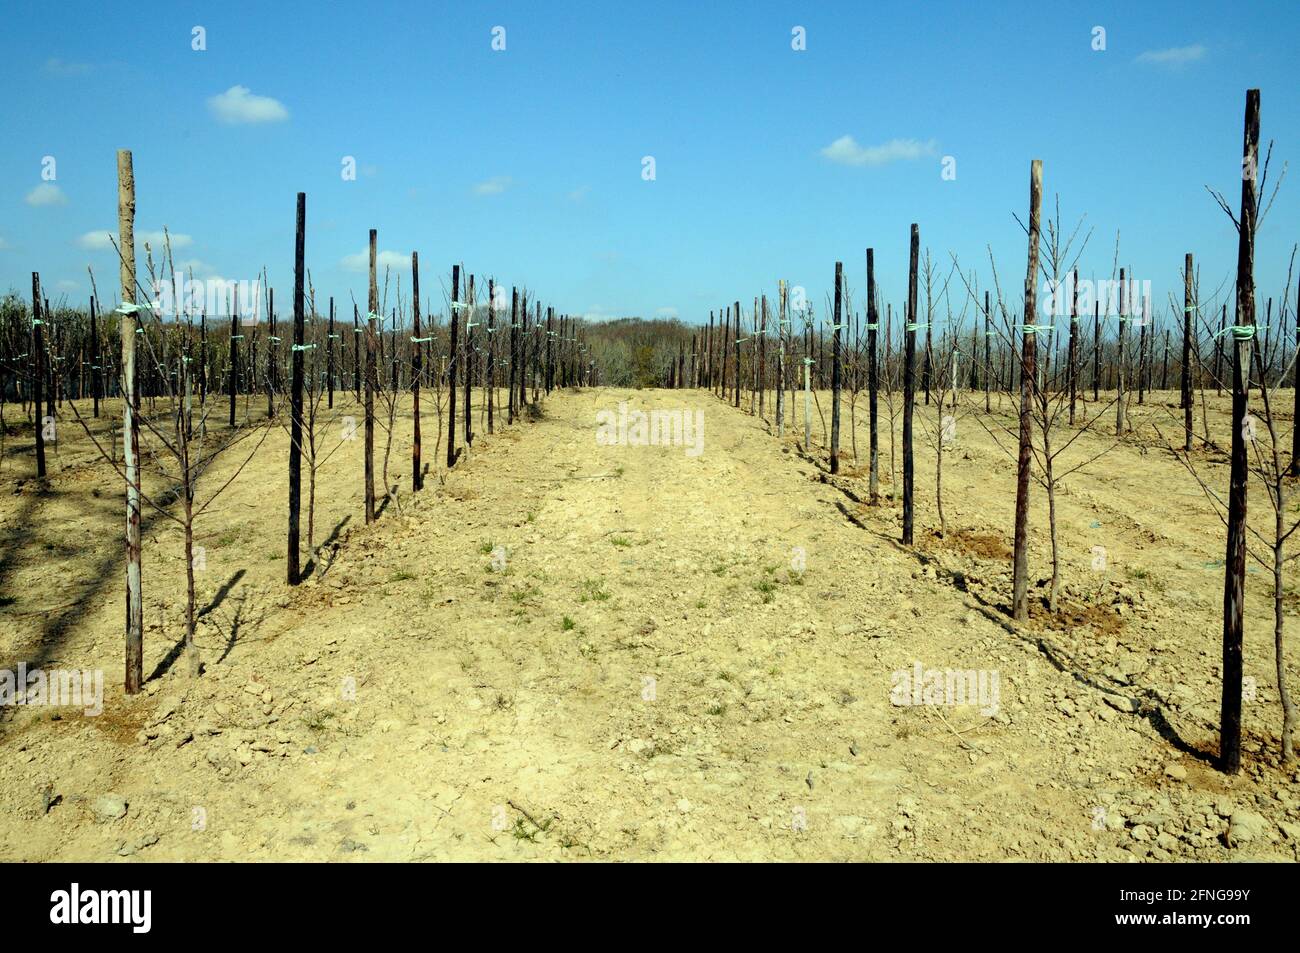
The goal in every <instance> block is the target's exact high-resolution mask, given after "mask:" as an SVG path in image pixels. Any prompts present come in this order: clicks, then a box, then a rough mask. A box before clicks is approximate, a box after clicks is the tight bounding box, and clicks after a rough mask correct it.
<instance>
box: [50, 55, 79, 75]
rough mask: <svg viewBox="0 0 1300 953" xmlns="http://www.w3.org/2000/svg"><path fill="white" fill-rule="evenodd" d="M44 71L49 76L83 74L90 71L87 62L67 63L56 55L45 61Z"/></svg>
mask: <svg viewBox="0 0 1300 953" xmlns="http://www.w3.org/2000/svg"><path fill="white" fill-rule="evenodd" d="M45 72H46V73H49V74H50V75H51V76H84V75H85V74H87V73H89V72H90V64H89V63H67V62H64V61H63V60H61V59H59V58H58V57H57V56H51V57H50V58H49V59H48V60H46V61H45Z"/></svg>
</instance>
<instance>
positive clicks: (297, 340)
mask: <svg viewBox="0 0 1300 953" xmlns="http://www.w3.org/2000/svg"><path fill="white" fill-rule="evenodd" d="M306 237H307V194H306V193H305V192H299V193H298V212H297V225H296V228H295V238H294V243H293V350H292V351H291V352H290V353H291V354H292V355H293V356H292V358H291V361H292V368H293V369H292V371H291V373H292V374H293V379H292V381H291V382H290V384H289V386H290V388H291V390H290V393H289V415H290V421H289V552H288V553H287V556H288V559H287V560H286V562H287V564H288V565H287V569H288V575H289V585H291V586H296V585H298V580H299V578H300V576H301V569H300V568H299V562H298V560H299V555H298V535H299V534H298V516H299V509H300V504H301V501H302V371H303V361H302V359H303V348H304V347H305V346H306V345H305V343H304V340H303V337H304V333H305V330H306V329H305V327H304V323H303V322H304V320H305V317H304V315H303V279H304V275H305V273H306V266H305V264H304V261H303V258H304V251H305V249H304V243H305V241H306Z"/></svg>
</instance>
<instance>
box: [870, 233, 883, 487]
mask: <svg viewBox="0 0 1300 953" xmlns="http://www.w3.org/2000/svg"><path fill="white" fill-rule="evenodd" d="M879 329H880V312H879V311H877V310H876V250H875V249H874V248H868V249H867V408H868V416H869V417H870V419H871V437H870V440H871V443H870V448H871V449H870V457H871V464H870V466H871V473H870V475H869V477H868V479H867V489H868V492H869V493H870V498H871V504H872V505H873V506H874V505H875V504H876V503H877V502H879V499H880V431H879V426H878V424H877V419H878V417H877V407H878V396H879V386H880V385H879V381H878V379H877V377H878V371H877V368H876V338H877V332H878V331H879Z"/></svg>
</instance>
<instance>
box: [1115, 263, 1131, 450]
mask: <svg viewBox="0 0 1300 953" xmlns="http://www.w3.org/2000/svg"><path fill="white" fill-rule="evenodd" d="M1127 292H1128V281H1127V280H1126V279H1125V278H1124V269H1123V268H1121V269H1120V270H1119V337H1118V339H1117V340H1116V344H1115V436H1117V437H1122V436H1124V433H1125V431H1126V430H1127V429H1128V426H1127V422H1126V421H1125V419H1124V337H1125V330H1126V327H1127V322H1126V321H1125V320H1124V319H1125V317H1126V312H1127V309H1128V300H1127V298H1128V295H1127Z"/></svg>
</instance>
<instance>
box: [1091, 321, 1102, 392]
mask: <svg viewBox="0 0 1300 953" xmlns="http://www.w3.org/2000/svg"><path fill="white" fill-rule="evenodd" d="M1100 391H1101V302H1100V301H1094V302H1093V305H1092V402H1093V403H1094V404H1095V403H1097V402H1098V401H1100V400H1101V397H1100Z"/></svg>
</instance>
